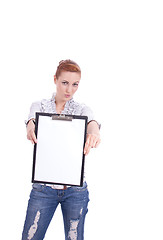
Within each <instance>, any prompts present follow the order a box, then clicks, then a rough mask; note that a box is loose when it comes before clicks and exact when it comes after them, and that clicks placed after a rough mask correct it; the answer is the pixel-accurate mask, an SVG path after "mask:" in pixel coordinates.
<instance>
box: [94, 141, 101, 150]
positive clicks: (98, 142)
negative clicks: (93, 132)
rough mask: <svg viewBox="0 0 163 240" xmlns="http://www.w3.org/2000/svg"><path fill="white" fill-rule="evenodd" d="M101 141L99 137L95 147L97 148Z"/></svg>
mask: <svg viewBox="0 0 163 240" xmlns="http://www.w3.org/2000/svg"><path fill="white" fill-rule="evenodd" d="M100 142H101V140H100V139H99V140H98V141H97V142H96V144H95V148H97V147H98V146H99V144H100Z"/></svg>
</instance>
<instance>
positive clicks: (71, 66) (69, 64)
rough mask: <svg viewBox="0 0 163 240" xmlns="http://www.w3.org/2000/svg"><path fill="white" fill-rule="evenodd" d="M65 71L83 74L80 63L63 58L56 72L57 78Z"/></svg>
mask: <svg viewBox="0 0 163 240" xmlns="http://www.w3.org/2000/svg"><path fill="white" fill-rule="evenodd" d="M63 71H67V72H76V73H79V74H81V69H80V67H79V65H78V64H77V63H76V62H74V61H72V60H70V59H68V60H62V61H60V62H59V65H58V67H57V71H56V74H55V76H56V78H58V77H59V75H60V74H61V72H63Z"/></svg>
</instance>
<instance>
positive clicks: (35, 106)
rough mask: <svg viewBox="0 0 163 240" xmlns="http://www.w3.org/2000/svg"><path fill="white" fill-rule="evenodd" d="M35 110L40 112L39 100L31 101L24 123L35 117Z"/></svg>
mask: <svg viewBox="0 0 163 240" xmlns="http://www.w3.org/2000/svg"><path fill="white" fill-rule="evenodd" d="M36 112H42V108H41V102H34V103H32V105H31V107H30V112H29V115H28V118H27V120H26V121H25V123H26V124H27V122H28V121H29V120H30V119H33V118H34V119H35V113H36Z"/></svg>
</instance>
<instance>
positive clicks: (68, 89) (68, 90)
mask: <svg viewBox="0 0 163 240" xmlns="http://www.w3.org/2000/svg"><path fill="white" fill-rule="evenodd" d="M66 90H67V92H68V93H70V92H71V86H70V85H69V86H67V89H66Z"/></svg>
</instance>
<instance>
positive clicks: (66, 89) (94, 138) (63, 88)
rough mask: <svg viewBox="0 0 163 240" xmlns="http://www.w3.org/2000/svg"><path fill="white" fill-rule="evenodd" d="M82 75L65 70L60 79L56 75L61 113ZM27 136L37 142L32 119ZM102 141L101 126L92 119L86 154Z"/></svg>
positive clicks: (58, 110) (58, 107)
mask: <svg viewBox="0 0 163 240" xmlns="http://www.w3.org/2000/svg"><path fill="white" fill-rule="evenodd" d="M80 78H81V75H80V73H76V72H68V71H63V72H61V74H60V75H59V77H58V79H57V78H56V76H54V83H55V84H56V97H55V103H56V110H57V113H58V114H60V113H61V112H62V111H63V110H64V107H65V104H66V102H67V101H69V100H70V99H71V98H72V97H73V95H74V94H75V92H76V91H77V90H78V87H79V83H80ZM27 138H28V140H30V141H31V142H32V143H33V144H34V143H37V139H36V136H35V124H34V123H33V121H32V119H31V120H30V121H29V123H28V125H27ZM99 143H100V132H99V126H98V124H97V122H96V121H91V122H89V123H88V126H87V139H86V143H85V147H84V154H85V155H88V153H89V152H90V149H91V148H96V147H98V145H99Z"/></svg>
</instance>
